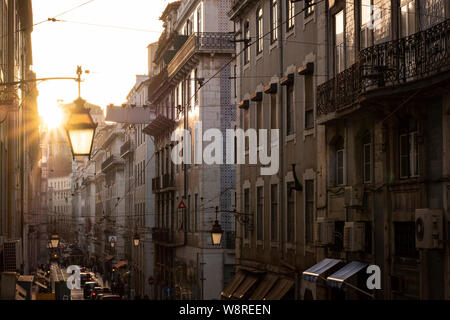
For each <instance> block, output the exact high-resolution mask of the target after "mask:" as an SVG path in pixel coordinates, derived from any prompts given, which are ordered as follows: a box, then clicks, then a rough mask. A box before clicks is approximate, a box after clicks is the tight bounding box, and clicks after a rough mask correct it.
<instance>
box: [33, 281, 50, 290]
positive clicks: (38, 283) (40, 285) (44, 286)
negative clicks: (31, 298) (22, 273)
mask: <svg viewBox="0 0 450 320" xmlns="http://www.w3.org/2000/svg"><path fill="white" fill-rule="evenodd" d="M35 284H37V285H38V286H39V287H41V288H43V289H48V287H47V286H46V285H44V284H42V283H40V282H39V281H36V282H35Z"/></svg>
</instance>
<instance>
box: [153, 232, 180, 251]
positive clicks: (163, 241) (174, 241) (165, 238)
mask: <svg viewBox="0 0 450 320" xmlns="http://www.w3.org/2000/svg"><path fill="white" fill-rule="evenodd" d="M152 240H153V241H154V242H155V243H158V244H160V245H166V246H169V247H176V246H182V245H184V233H183V232H177V231H174V230H169V229H162V228H153V229H152Z"/></svg>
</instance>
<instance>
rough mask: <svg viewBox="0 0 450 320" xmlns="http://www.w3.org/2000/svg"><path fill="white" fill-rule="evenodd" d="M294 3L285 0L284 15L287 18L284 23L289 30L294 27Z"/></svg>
mask: <svg viewBox="0 0 450 320" xmlns="http://www.w3.org/2000/svg"><path fill="white" fill-rule="evenodd" d="M294 15H295V3H294V2H291V0H286V17H287V19H288V21H287V24H286V30H287V31H290V30H292V28H293V27H294V23H295V17H294Z"/></svg>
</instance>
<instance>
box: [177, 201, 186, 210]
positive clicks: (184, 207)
mask: <svg viewBox="0 0 450 320" xmlns="http://www.w3.org/2000/svg"><path fill="white" fill-rule="evenodd" d="M186 208H187V207H186V205H185V204H184V201H183V200H181V201H180V204H179V205H178V210H180V209H186Z"/></svg>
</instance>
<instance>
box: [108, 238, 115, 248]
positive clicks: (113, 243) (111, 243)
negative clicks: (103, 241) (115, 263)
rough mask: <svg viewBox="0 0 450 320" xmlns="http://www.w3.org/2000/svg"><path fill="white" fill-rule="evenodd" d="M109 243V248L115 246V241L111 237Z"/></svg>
mask: <svg viewBox="0 0 450 320" xmlns="http://www.w3.org/2000/svg"><path fill="white" fill-rule="evenodd" d="M109 244H110V245H111V248H114V247H115V246H116V241H115V240H114V238H111V241H110V242H109Z"/></svg>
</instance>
